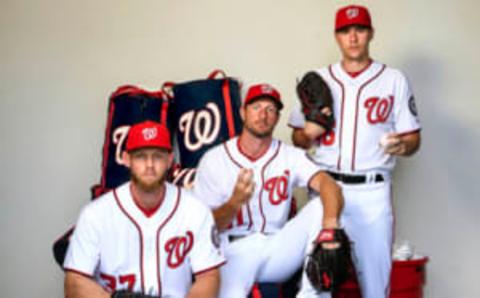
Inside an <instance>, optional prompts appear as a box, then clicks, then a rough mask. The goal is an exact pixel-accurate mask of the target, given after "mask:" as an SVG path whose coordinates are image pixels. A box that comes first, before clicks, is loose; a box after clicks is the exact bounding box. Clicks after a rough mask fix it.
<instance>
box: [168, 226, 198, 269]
mask: <svg viewBox="0 0 480 298" xmlns="http://www.w3.org/2000/svg"><path fill="white" fill-rule="evenodd" d="M192 246H193V233H192V232H191V231H187V233H186V235H185V236H179V237H174V238H171V239H170V240H168V241H167V242H166V243H165V251H166V252H167V254H168V257H167V265H168V267H170V268H172V269H174V268H177V267H178V266H180V265H181V264H182V263H183V261H184V260H185V258H186V257H187V254H188V253H189V252H190V250H191V249H192Z"/></svg>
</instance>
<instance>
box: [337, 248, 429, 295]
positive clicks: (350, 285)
mask: <svg viewBox="0 0 480 298" xmlns="http://www.w3.org/2000/svg"><path fill="white" fill-rule="evenodd" d="M427 262H428V258H427V257H424V258H421V259H415V260H408V261H393V266H392V276H391V283H390V298H423V285H424V284H425V281H426V279H425V276H426V275H425V265H426V264H427ZM361 297H362V296H361V295H360V289H359V287H358V283H357V281H356V279H355V278H352V279H351V280H348V281H347V282H345V283H344V284H343V285H342V286H341V287H340V288H339V289H338V290H337V291H336V292H335V293H333V298H361Z"/></svg>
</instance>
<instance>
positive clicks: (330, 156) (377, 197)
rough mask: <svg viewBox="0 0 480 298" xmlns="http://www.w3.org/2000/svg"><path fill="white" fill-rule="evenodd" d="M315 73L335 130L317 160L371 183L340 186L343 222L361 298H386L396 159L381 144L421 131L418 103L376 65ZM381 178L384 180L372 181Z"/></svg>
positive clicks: (296, 121)
mask: <svg viewBox="0 0 480 298" xmlns="http://www.w3.org/2000/svg"><path fill="white" fill-rule="evenodd" d="M317 72H318V73H319V74H320V75H321V76H322V78H323V79H324V80H325V82H326V83H327V84H328V85H329V87H330V90H331V92H332V96H333V102H334V108H333V113H334V116H335V125H334V128H333V130H332V131H331V132H330V133H329V134H327V135H325V136H323V137H322V138H321V139H320V140H317V144H316V145H317V146H316V148H315V149H316V150H315V153H314V156H313V158H314V160H315V161H316V162H317V163H319V164H320V165H321V166H322V167H323V168H325V169H327V170H329V171H332V172H340V173H346V174H353V175H362V176H365V177H368V178H367V179H366V182H365V183H358V184H349V183H343V182H339V184H340V186H341V187H342V192H343V196H344V198H345V205H344V208H343V211H342V217H341V222H342V225H343V226H344V228H345V231H346V232H347V234H348V235H349V237H350V239H351V240H352V242H353V243H355V245H354V246H353V249H354V251H353V252H354V256H355V257H354V258H353V259H354V261H355V269H356V271H357V278H358V280H359V282H360V287H361V290H362V297H364V298H381V297H388V291H389V281H390V272H391V264H392V262H391V260H392V259H391V246H392V239H393V222H394V220H393V210H392V204H391V202H392V200H391V180H390V173H391V171H392V170H393V168H394V166H395V157H394V156H392V155H389V154H385V153H384V149H383V148H382V147H380V145H379V143H380V139H381V138H382V136H384V135H385V134H387V133H389V132H397V133H405V134H406V133H410V132H414V131H418V130H419V129H420V123H419V120H418V117H417V110H416V107H415V99H414V96H413V93H412V90H411V89H410V86H409V84H408V81H407V79H406V78H405V76H404V75H403V74H402V73H401V72H400V71H398V70H395V69H392V68H389V67H387V66H385V65H384V64H380V63H377V62H372V63H371V64H370V65H369V66H368V67H367V68H366V69H365V70H364V71H362V72H361V73H360V74H358V75H357V76H355V77H352V76H350V75H349V74H348V73H347V72H345V70H344V69H343V68H342V66H341V64H340V63H337V64H334V65H330V66H329V67H326V68H322V69H319V70H317ZM289 125H290V126H292V127H303V125H304V116H303V114H302V113H301V111H300V107H297V108H296V109H295V110H293V111H292V113H291V114H290V119H289ZM377 174H381V175H382V177H383V179H382V180H380V181H376V180H375V179H373V177H376V175H377Z"/></svg>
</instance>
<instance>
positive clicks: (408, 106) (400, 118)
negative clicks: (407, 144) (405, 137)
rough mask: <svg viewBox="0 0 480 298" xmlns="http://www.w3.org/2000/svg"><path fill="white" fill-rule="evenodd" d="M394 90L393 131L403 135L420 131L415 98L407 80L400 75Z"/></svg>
mask: <svg viewBox="0 0 480 298" xmlns="http://www.w3.org/2000/svg"><path fill="white" fill-rule="evenodd" d="M396 88H397V90H396V92H395V93H396V98H395V101H396V102H395V104H394V116H395V131H396V132H399V133H404V132H411V131H415V130H418V129H420V121H419V119H418V115H417V107H416V104H415V96H414V95H413V92H412V89H411V88H410V84H409V82H408V80H407V78H406V77H405V76H404V75H403V74H401V73H400V77H399V79H398V84H397V85H396Z"/></svg>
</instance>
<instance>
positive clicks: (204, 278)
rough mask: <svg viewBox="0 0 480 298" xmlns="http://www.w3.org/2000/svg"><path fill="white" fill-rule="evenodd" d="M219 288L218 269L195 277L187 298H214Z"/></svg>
mask: <svg viewBox="0 0 480 298" xmlns="http://www.w3.org/2000/svg"><path fill="white" fill-rule="evenodd" d="M219 287H220V272H219V270H218V269H214V270H210V271H208V272H205V273H202V274H199V275H196V276H195V282H194V283H193V285H192V287H191V288H190V291H189V292H188V295H187V298H215V297H217V296H218V289H219Z"/></svg>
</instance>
